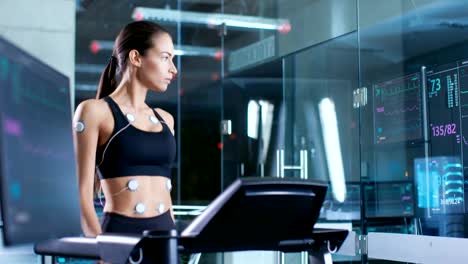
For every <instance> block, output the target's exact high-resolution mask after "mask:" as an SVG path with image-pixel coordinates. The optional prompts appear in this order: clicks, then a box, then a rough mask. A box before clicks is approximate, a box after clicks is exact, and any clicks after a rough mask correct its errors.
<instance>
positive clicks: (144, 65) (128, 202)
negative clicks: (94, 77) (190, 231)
mask: <svg viewBox="0 0 468 264" xmlns="http://www.w3.org/2000/svg"><path fill="white" fill-rule="evenodd" d="M173 58H174V46H173V44H172V39H171V36H170V35H169V33H168V31H167V30H165V29H164V28H162V27H161V26H159V25H157V24H155V23H151V22H146V21H139V22H133V23H130V24H128V25H127V26H125V27H124V28H123V29H122V31H121V32H120V33H119V35H118V36H117V39H116V41H115V45H114V50H113V52H112V56H111V58H110V60H109V63H108V65H107V67H106V69H105V70H104V72H103V73H102V76H101V80H100V84H99V88H98V92H97V96H96V99H90V100H86V101H84V102H82V103H80V104H79V105H78V107H77V109H76V112H75V116H74V120H73V121H74V128H75V144H76V156H77V165H78V178H79V191H80V205H81V225H82V229H83V232H84V234H85V236H89V237H94V236H96V235H99V234H101V233H103V232H116V233H137V234H141V233H142V232H143V231H144V230H169V229H172V228H174V216H173V213H172V209H171V207H172V202H171V196H170V189H171V182H170V169H171V163H172V162H173V161H174V159H175V139H174V119H173V117H172V116H171V115H170V114H169V113H168V112H166V111H164V110H162V109H160V108H155V109H152V108H150V107H149V106H148V105H147V104H146V103H145V98H146V95H147V92H148V91H149V90H153V91H156V92H164V91H166V89H167V86H168V85H169V84H170V82H171V80H172V79H174V77H175V76H176V74H177V69H176V67H175V65H174V63H173V61H172V60H173ZM96 174H97V175H98V176H99V179H100V180H99V181H98V182H97V183H98V184H100V186H101V187H102V190H103V192H104V197H105V198H106V203H105V206H104V213H103V217H102V223H101V224H102V225H101V224H100V223H99V220H98V217H97V215H96V211H95V209H94V203H93V201H94V192H95V188H94V187H95V186H94V183H95V177H96V176H95V175H96Z"/></svg>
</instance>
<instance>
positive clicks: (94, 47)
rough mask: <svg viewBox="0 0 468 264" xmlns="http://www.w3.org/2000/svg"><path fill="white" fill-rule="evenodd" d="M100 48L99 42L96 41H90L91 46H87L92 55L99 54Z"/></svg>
mask: <svg viewBox="0 0 468 264" xmlns="http://www.w3.org/2000/svg"><path fill="white" fill-rule="evenodd" d="M100 49H101V47H100V46H99V42H98V41H96V40H93V41H91V44H89V50H90V51H91V52H92V53H93V54H96V53H98V52H99V50H100Z"/></svg>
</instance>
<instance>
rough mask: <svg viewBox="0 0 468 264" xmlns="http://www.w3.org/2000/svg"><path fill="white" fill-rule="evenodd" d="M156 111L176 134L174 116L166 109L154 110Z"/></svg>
mask: <svg viewBox="0 0 468 264" xmlns="http://www.w3.org/2000/svg"><path fill="white" fill-rule="evenodd" d="M154 110H155V111H156V112H157V113H158V114H159V115H160V116H161V118H162V119H164V121H165V122H166V124H167V125H168V126H169V128H170V129H171V131H172V133H173V134H174V117H172V115H171V114H170V113H169V112H167V111H166V110H164V109H161V108H154Z"/></svg>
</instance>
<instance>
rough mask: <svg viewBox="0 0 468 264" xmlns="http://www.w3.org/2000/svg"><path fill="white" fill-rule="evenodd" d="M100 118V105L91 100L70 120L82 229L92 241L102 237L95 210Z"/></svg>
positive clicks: (78, 109) (78, 108) (85, 102)
mask: <svg viewBox="0 0 468 264" xmlns="http://www.w3.org/2000/svg"><path fill="white" fill-rule="evenodd" d="M100 115H102V113H100V111H99V102H98V101H97V100H94V99H92V100H86V101H84V102H82V103H81V104H79V105H78V107H77V108H76V111H75V116H74V118H73V125H74V128H75V131H74V141H75V151H76V153H75V154H76V159H77V173H78V188H79V193H80V209H81V228H82V230H83V233H84V235H85V236H87V237H95V236H97V235H99V234H101V233H102V230H101V225H100V223H99V219H98V217H97V214H96V210H95V208H94V177H95V164H96V148H97V144H98V138H99V124H100V120H102V119H101V118H100ZM79 123H81V124H79ZM80 130H81V131H80Z"/></svg>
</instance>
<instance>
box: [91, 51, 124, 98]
mask: <svg viewBox="0 0 468 264" xmlns="http://www.w3.org/2000/svg"><path fill="white" fill-rule="evenodd" d="M118 66H119V62H118V60H117V58H116V57H115V56H114V55H112V56H111V57H110V59H109V63H108V64H107V66H106V68H105V69H104V71H103V72H102V74H101V78H100V79H99V86H98V90H97V93H96V99H101V98H103V97H106V96H108V95H109V94H111V93H112V92H113V91H115V89H116V88H117V85H118V83H117V80H116V79H117V76H116V74H117V68H118Z"/></svg>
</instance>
